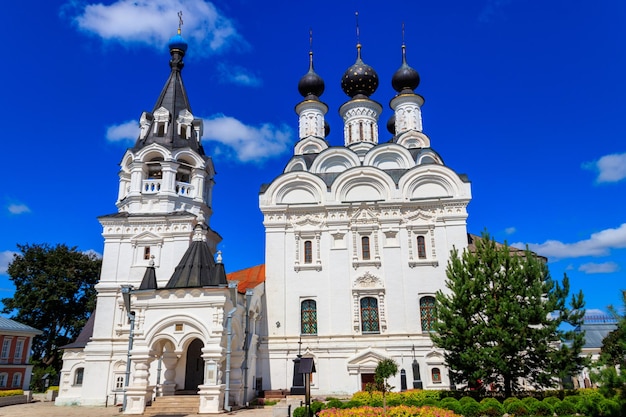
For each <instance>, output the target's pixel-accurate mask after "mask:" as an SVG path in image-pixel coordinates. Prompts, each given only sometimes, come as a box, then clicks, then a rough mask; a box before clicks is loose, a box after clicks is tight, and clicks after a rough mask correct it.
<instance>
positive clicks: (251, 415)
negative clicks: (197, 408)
mask: <svg viewBox="0 0 626 417" xmlns="http://www.w3.org/2000/svg"><path fill="white" fill-rule="evenodd" d="M123 415H124V414H122V413H120V412H119V409H118V408H117V407H69V406H63V407H61V406H58V407H57V406H55V405H54V403H53V402H34V403H29V404H17V405H7V406H5V407H0V417H114V416H123ZM222 415H223V416H227V415H228V416H236V417H272V409H271V408H255V409H249V410H237V411H234V412H232V413H228V414H222ZM175 416H176V417H182V416H183V415H181V414H175ZM185 416H204V417H206V416H208V414H185ZM163 417H164V416H163Z"/></svg>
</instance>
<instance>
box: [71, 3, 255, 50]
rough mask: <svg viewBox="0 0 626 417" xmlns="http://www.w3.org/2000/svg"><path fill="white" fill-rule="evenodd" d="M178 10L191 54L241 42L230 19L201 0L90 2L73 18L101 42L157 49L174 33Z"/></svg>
mask: <svg viewBox="0 0 626 417" xmlns="http://www.w3.org/2000/svg"><path fill="white" fill-rule="evenodd" d="M70 7H71V6H70ZM179 11H182V12H183V28H182V35H183V37H184V38H185V40H187V42H188V43H189V45H190V47H192V50H193V54H194V55H197V56H206V55H209V54H211V53H214V52H217V51H219V50H221V49H224V48H227V47H228V46H230V45H232V44H240V45H244V44H245V42H244V41H243V39H242V38H241V36H240V35H239V34H238V33H237V30H236V29H235V26H234V25H233V22H232V21H231V20H230V19H229V18H227V17H225V16H224V15H222V14H221V13H220V11H219V10H217V8H216V7H215V5H213V3H211V2H208V1H204V0H118V1H116V2H114V3H112V4H108V5H105V4H102V3H94V4H88V5H86V6H84V8H83V7H81V10H80V11H79V12H78V15H76V16H75V17H74V21H75V23H76V24H77V25H78V27H79V28H80V29H81V30H83V31H85V32H89V33H93V34H95V35H97V36H99V37H101V38H102V39H103V40H105V41H116V42H120V43H123V44H144V45H148V46H150V47H154V48H157V49H159V50H161V49H162V48H163V47H164V46H165V45H166V44H167V42H168V40H169V39H170V38H171V37H172V35H174V34H175V33H176V32H175V31H176V29H177V28H178V15H177V14H178V12H179Z"/></svg>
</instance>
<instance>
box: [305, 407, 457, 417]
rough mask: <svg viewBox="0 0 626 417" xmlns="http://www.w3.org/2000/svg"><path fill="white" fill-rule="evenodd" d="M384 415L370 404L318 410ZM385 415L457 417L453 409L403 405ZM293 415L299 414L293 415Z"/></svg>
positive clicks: (333, 416) (360, 416)
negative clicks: (358, 406)
mask: <svg viewBox="0 0 626 417" xmlns="http://www.w3.org/2000/svg"><path fill="white" fill-rule="evenodd" d="M384 415H385V410H383V408H381V407H370V406H365V407H362V408H350V409H341V410H338V409H334V408H329V409H326V410H322V411H321V412H320V417H383V416H384ZM386 415H387V417H459V416H458V414H455V413H454V412H453V411H450V410H444V409H441V408H438V407H430V406H424V407H410V406H405V405H401V406H397V407H390V408H389V410H387V413H386ZM294 417H301V416H295V415H294Z"/></svg>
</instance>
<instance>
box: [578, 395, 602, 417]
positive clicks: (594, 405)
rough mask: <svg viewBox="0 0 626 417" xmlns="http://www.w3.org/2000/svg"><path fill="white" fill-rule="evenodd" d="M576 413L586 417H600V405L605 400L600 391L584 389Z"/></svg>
mask: <svg viewBox="0 0 626 417" xmlns="http://www.w3.org/2000/svg"><path fill="white" fill-rule="evenodd" d="M580 391H581V395H579V397H580V400H579V401H578V403H577V404H576V411H577V412H578V413H580V414H583V415H585V416H594V417H595V416H600V415H602V414H600V403H601V402H602V401H603V400H604V399H605V398H604V397H603V396H602V394H600V393H599V392H598V391H595V390H590V389H582V390H580Z"/></svg>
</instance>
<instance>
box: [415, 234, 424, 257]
mask: <svg viewBox="0 0 626 417" xmlns="http://www.w3.org/2000/svg"><path fill="white" fill-rule="evenodd" d="M417 257H418V258H419V259H426V241H425V239H424V236H418V237H417Z"/></svg>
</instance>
